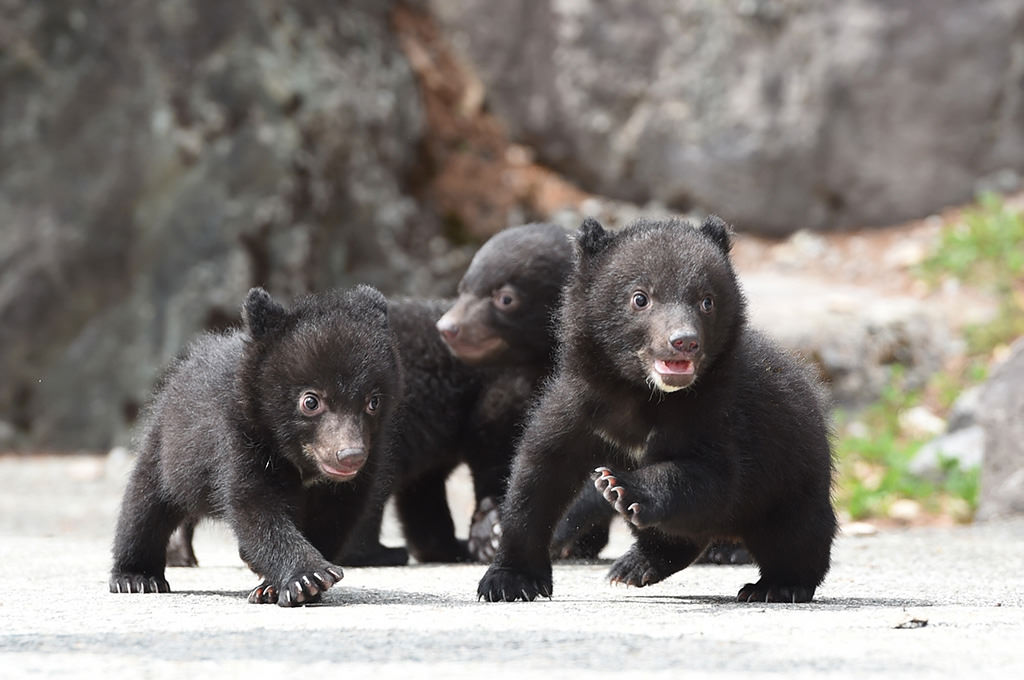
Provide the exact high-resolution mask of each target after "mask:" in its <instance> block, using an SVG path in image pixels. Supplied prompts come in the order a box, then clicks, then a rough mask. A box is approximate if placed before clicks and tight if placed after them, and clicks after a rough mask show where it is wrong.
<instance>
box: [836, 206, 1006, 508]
mask: <svg viewBox="0 0 1024 680" xmlns="http://www.w3.org/2000/svg"><path fill="white" fill-rule="evenodd" d="M917 273H918V275H919V276H920V277H921V278H922V279H923V280H925V281H926V282H929V283H931V284H932V285H938V284H939V283H941V282H942V281H944V280H948V279H951V278H952V279H956V280H958V281H960V282H962V283H963V284H965V285H969V286H973V287H975V288H977V289H978V290H979V291H982V292H984V293H987V294H990V295H994V296H995V297H996V299H997V300H998V305H999V311H998V314H997V315H996V316H995V317H994V318H993V319H992V320H991V321H988V322H986V323H983V324H977V325H973V326H970V327H967V328H965V329H964V333H965V339H966V341H967V353H968V357H967V361H966V362H964V364H963V366H962V367H961V368H959V369H957V370H955V371H951V372H948V373H940V374H938V375H936V376H934V377H933V378H932V380H931V381H930V383H929V385H928V386H926V388H925V389H924V390H918V391H914V390H908V389H906V386H905V381H904V379H903V372H902V371H901V370H900V369H899V367H897V368H896V370H894V371H893V373H892V376H891V380H890V382H889V384H888V385H887V386H886V388H885V390H884V391H883V394H882V395H881V397H880V398H879V400H878V402H876V403H875V404H874V405H872V406H871V407H869V408H867V409H866V410H864V411H863V412H861V413H859V414H857V415H856V417H853V416H851V415H849V414H844V413H839V414H837V432H838V433H839V436H838V438H837V442H836V453H837V458H838V469H839V485H838V501H839V503H840V506H841V507H845V509H846V511H847V512H848V513H849V515H850V516H851V517H852V518H854V519H866V518H870V517H879V516H885V515H886V514H887V512H888V511H889V508H890V507H891V506H892V504H893V503H894V502H895V501H897V500H899V499H911V500H915V501H917V502H918V503H920V504H921V506H922V508H923V509H924V510H925V511H929V512H938V513H952V514H954V516H956V517H957V518H958V519H961V520H966V519H969V518H970V515H971V514H973V512H974V509H975V508H976V507H977V503H978V480H979V471H978V469H976V468H973V469H968V470H962V469H960V467H959V465H958V464H957V462H956V461H955V460H953V459H942V461H941V467H942V470H941V475H940V479H939V481H937V482H936V481H929V480H924V479H920V478H918V477H916V476H914V475H913V474H912V473H911V472H910V470H909V465H910V461H911V460H912V459H913V457H914V454H915V453H917V450H918V449H919V448H920V447H921V445H922V444H924V443H925V442H926V441H927V440H929V439H931V436H930V435H924V434H916V433H913V432H909V431H907V430H906V428H904V427H903V426H902V425H901V423H900V414H902V413H905V412H906V411H907V410H908V409H910V408H913V407H914V406H917V405H919V404H922V403H925V402H927V403H928V405H929V406H930V407H931V408H932V409H934V410H936V411H938V412H939V413H944V412H945V411H947V410H948V409H949V408H950V406H951V405H952V404H953V402H954V401H955V400H956V398H957V397H958V396H959V394H960V393H961V392H962V391H963V390H964V389H966V388H967V387H969V386H971V385H975V384H978V383H980V382H982V381H983V380H984V379H985V377H986V374H987V372H988V365H989V363H990V361H991V355H992V353H993V351H994V350H995V349H996V348H998V347H1000V346H1004V345H1007V344H1009V343H1011V342H1012V341H1013V340H1015V339H1016V338H1018V337H1021V336H1024V213H1021V212H1020V211H1018V210H1012V209H1010V208H1007V207H1006V205H1005V204H1004V202H1003V200H1002V198H1000V197H999V196H997V195H995V194H986V195H984V196H982V197H981V198H980V199H979V201H978V204H977V205H976V206H974V207H973V208H971V209H969V210H966V211H965V212H964V214H963V219H962V221H960V222H959V223H957V224H951V225H949V226H948V227H947V228H946V229H945V230H944V231H943V233H942V235H941V237H940V239H939V242H938V244H937V245H936V247H935V250H934V251H933V252H932V253H931V255H929V256H928V257H927V258H926V259H925V260H924V261H923V262H922V263H921V265H920V267H919V268H918V272H917Z"/></svg>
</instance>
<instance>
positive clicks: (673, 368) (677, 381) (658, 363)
mask: <svg viewBox="0 0 1024 680" xmlns="http://www.w3.org/2000/svg"><path fill="white" fill-rule="evenodd" d="M653 368H654V370H653V371H652V373H653V377H654V379H655V383H656V384H658V385H660V386H661V387H662V389H665V388H669V389H681V388H683V387H689V386H690V384H691V383H692V382H693V381H694V379H695V378H696V377H697V375H696V373H697V366H696V363H695V362H694V361H693V360H692V359H655V360H654V367H653Z"/></svg>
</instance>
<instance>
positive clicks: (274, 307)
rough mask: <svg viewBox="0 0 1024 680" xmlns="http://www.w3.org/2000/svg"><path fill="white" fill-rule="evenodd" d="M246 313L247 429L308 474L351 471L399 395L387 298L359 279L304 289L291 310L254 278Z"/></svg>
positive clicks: (330, 477) (243, 379)
mask: <svg viewBox="0 0 1024 680" xmlns="http://www.w3.org/2000/svg"><path fill="white" fill-rule="evenodd" d="M242 317H243V320H244V321H245V327H246V330H247V331H248V335H249V340H248V342H247V343H246V348H245V354H244V356H243V361H242V370H241V371H240V375H239V378H240V384H239V387H240V390H241V393H242V399H243V402H244V403H243V411H244V413H245V417H246V418H247V420H248V421H249V425H250V429H253V430H255V431H257V432H259V433H262V434H261V435H259V436H269V437H270V438H272V439H273V442H274V444H275V445H276V448H277V450H279V451H281V452H282V453H283V455H284V456H286V457H287V458H288V459H289V460H290V461H291V462H292V463H293V464H294V465H295V466H296V467H297V468H298V469H299V470H300V472H301V473H302V477H303V479H304V480H306V481H307V482H317V481H337V482H345V481H349V480H351V479H353V478H355V477H356V475H357V474H358V473H359V471H360V470H361V469H362V468H363V466H364V464H366V462H367V460H368V458H369V457H370V455H371V454H372V452H373V451H374V450H375V444H376V443H377V441H376V440H377V438H378V437H380V436H381V434H382V430H383V427H384V425H383V424H384V423H385V422H386V420H387V418H388V417H389V415H390V413H391V411H392V408H393V406H394V404H396V403H397V402H398V400H399V398H400V396H401V369H400V365H399V363H398V354H397V351H396V347H395V343H394V341H393V339H392V336H391V331H390V328H389V326H388V316H387V300H386V299H385V298H384V296H383V295H382V294H381V293H380V292H379V291H377V290H376V289H374V288H371V287H370V286H358V287H356V288H355V289H353V290H351V291H348V292H341V291H332V292H328V293H323V294H318V295H309V296H306V297H304V298H302V299H300V300H299V301H297V302H296V304H295V306H294V307H293V309H291V310H290V311H289V310H286V309H285V308H284V307H283V306H282V305H280V304H279V303H277V302H276V301H274V300H273V298H271V296H270V295H269V294H268V293H267V292H266V291H265V290H263V289H262V288H253V289H252V290H250V291H249V294H248V296H247V297H246V299H245V303H244V305H243V309H242Z"/></svg>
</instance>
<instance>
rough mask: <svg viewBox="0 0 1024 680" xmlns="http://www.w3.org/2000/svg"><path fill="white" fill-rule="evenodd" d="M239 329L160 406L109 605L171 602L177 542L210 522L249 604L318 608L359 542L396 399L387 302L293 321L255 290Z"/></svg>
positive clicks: (177, 380) (192, 358) (146, 433)
mask: <svg viewBox="0 0 1024 680" xmlns="http://www.w3.org/2000/svg"><path fill="white" fill-rule="evenodd" d="M243 319H244V321H245V326H246V329H245V331H237V332H233V333H229V334H226V335H206V336H203V337H201V338H199V339H198V340H197V341H196V342H195V343H193V345H192V346H191V347H190V349H189V351H188V352H187V354H186V355H185V356H184V358H183V359H181V360H180V361H179V362H178V363H177V364H176V365H175V366H173V367H172V369H171V370H170V371H169V373H168V376H167V379H166V381H165V382H164V384H163V386H162V388H161V389H160V390H159V392H158V393H157V394H156V396H155V398H154V401H153V403H152V405H151V407H150V411H149V414H148V418H147V422H146V426H145V429H144V430H143V431H142V434H141V437H140V444H141V447H140V451H139V458H138V461H137V462H136V465H135V469H134V471H133V473H132V476H131V479H130V481H129V484H128V487H127V489H126V491H125V496H124V501H123V503H122V508H121V514H120V518H119V521H118V527H117V535H116V539H115V543H114V551H113V552H114V566H113V569H112V571H111V577H110V590H111V592H167V591H168V590H169V587H168V584H167V581H166V579H165V578H164V567H165V554H166V546H167V539H168V537H169V536H170V535H171V531H172V530H173V529H174V528H175V527H176V526H177V525H178V524H179V523H182V522H185V526H186V528H187V529H191V527H192V526H194V523H195V521H197V520H198V519H199V518H201V517H203V516H207V515H209V516H214V517H221V518H223V519H225V520H227V521H228V522H229V523H230V524H231V527H232V529H233V530H234V532H235V534H236V536H237V538H238V544H239V554H240V555H241V557H242V559H243V560H245V561H246V563H247V564H248V565H249V566H250V568H251V569H252V570H253V571H255V572H256V573H257V574H259V575H261V576H262V577H263V579H264V581H263V583H262V584H261V585H260V586H258V587H257V588H256V589H254V590H253V591H252V593H250V596H249V600H250V601H251V602H258V603H265V602H277V603H278V604H280V605H284V606H290V605H297V604H303V603H308V602H313V601H316V600H318V599H319V597H320V593H322V592H323V591H324V590H326V589H327V588H329V587H330V586H331V585H333V584H334V583H335V582H337V581H338V580H340V579H341V575H342V574H341V570H340V569H339V568H338V567H336V566H335V565H333V564H332V563H331V562H330V561H329V560H328V559H327V558H325V557H324V556H325V555H328V556H331V555H333V554H334V553H335V552H336V551H337V550H338V548H339V547H340V545H341V543H342V541H344V539H345V537H346V536H347V534H348V533H349V532H350V531H351V528H352V526H353V525H354V523H355V519H356V517H357V516H358V514H359V513H360V512H361V511H362V509H363V507H364V505H365V504H366V501H367V499H368V497H369V496H370V494H371V490H372V488H373V486H374V483H375V477H376V476H377V474H378V473H379V471H380V470H381V469H382V467H383V466H384V465H385V463H386V457H385V456H386V452H387V450H388V448H389V442H388V439H387V436H388V431H389V427H390V425H389V422H390V420H391V417H392V413H393V411H394V407H395V405H396V404H397V403H398V400H399V397H400V394H401V372H400V364H399V363H398V355H397V351H396V349H395V346H394V343H393V341H392V337H391V334H390V332H389V328H388V318H387V303H386V300H385V299H384V297H383V296H382V295H381V294H380V293H379V292H378V291H376V290H374V289H373V288H370V287H367V286H360V287H358V288H356V289H355V290H353V291H351V292H347V293H340V292H338V293H331V294H327V295H320V296H309V297H307V298H304V299H302V300H300V301H299V302H298V303H297V304H296V306H295V307H294V309H293V310H292V311H287V310H285V308H284V307H282V306H281V305H279V304H277V303H276V302H274V301H273V299H271V297H270V296H269V295H268V294H267V293H266V291H264V290H262V289H258V288H257V289H253V290H251V291H250V292H249V295H248V296H247V298H246V300H245V304H244V307H243ZM311 393H312V394H313V395H314V398H313V399H311V400H307V397H308V396H309V395H310V394H311ZM303 408H306V409H307V412H305V413H304V412H303V410H302V409H303ZM310 409H312V410H310Z"/></svg>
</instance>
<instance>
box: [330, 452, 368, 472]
mask: <svg viewBox="0 0 1024 680" xmlns="http://www.w3.org/2000/svg"><path fill="white" fill-rule="evenodd" d="M334 458H335V460H337V463H338V464H337V469H339V470H348V471H351V472H358V471H359V469H360V468H361V467H363V464H364V463H366V449H364V448H361V447H360V448H348V449H341V450H340V451H337V452H335V454H334Z"/></svg>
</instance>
